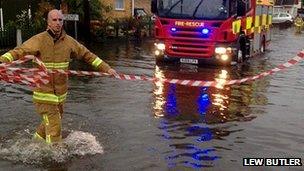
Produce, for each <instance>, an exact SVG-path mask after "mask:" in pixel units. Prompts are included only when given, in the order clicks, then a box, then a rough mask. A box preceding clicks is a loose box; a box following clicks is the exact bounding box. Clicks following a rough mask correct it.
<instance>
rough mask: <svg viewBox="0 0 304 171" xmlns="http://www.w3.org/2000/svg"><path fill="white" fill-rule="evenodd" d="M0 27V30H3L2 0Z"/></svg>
mask: <svg viewBox="0 0 304 171" xmlns="http://www.w3.org/2000/svg"><path fill="white" fill-rule="evenodd" d="M0 29H1V31H3V30H4V28H3V11H2V0H0Z"/></svg>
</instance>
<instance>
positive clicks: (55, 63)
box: [0, 30, 110, 104]
mask: <svg viewBox="0 0 304 171" xmlns="http://www.w3.org/2000/svg"><path fill="white" fill-rule="evenodd" d="M54 37H55V36H54V34H53V33H52V32H51V31H50V30H49V31H44V32H42V33H39V34H37V35H35V36H33V37H32V38H30V39H29V40H27V41H26V42H24V43H23V44H22V45H21V46H19V47H16V48H15V49H13V50H11V51H9V52H7V53H5V54H4V55H2V56H1V57H0V61H1V62H12V61H13V60H17V59H19V58H21V57H23V56H25V55H34V56H36V57H38V58H39V59H40V60H41V61H42V62H43V63H44V64H45V66H46V67H47V68H48V69H63V70H67V69H68V67H69V62H70V60H71V58H74V57H75V58H78V59H83V60H84V61H85V62H87V63H89V64H91V65H92V66H93V67H96V68H97V69H99V70H100V71H103V72H107V71H108V70H109V69H110V66H109V65H108V64H107V63H105V62H104V61H102V60H101V59H100V58H99V57H97V56H96V55H95V54H93V53H92V52H90V51H89V50H88V49H87V48H86V47H84V46H83V45H82V44H80V43H78V42H77V41H76V40H75V39H73V38H72V37H70V36H68V35H67V34H66V33H65V32H64V31H63V32H62V35H61V36H60V38H59V39H55V38H54ZM67 81H68V76H67V75H66V74H60V73H52V74H50V82H49V83H48V84H45V85H42V86H41V87H40V88H36V89H35V90H34V92H33V100H34V102H39V103H47V104H60V103H62V102H64V101H65V99H66V95H67Z"/></svg>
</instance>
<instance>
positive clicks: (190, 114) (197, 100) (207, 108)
mask: <svg viewBox="0 0 304 171" xmlns="http://www.w3.org/2000/svg"><path fill="white" fill-rule="evenodd" d="M247 69H248V68H247ZM247 69H246V67H245V69H244V70H242V69H241V70H239V72H235V70H234V69H233V68H232V69H231V68H230V69H225V68H224V69H210V68H209V69H208V68H199V70H193V69H191V70H189V71H188V72H187V69H185V68H177V67H170V66H156V68H155V75H154V76H155V77H156V78H157V80H158V81H156V82H155V83H154V91H153V92H154V97H155V101H154V116H155V117H156V118H159V119H160V126H159V129H160V130H161V133H160V134H159V135H158V136H160V137H162V138H163V139H164V140H165V141H167V143H168V146H169V147H170V150H168V151H167V152H164V158H165V159H166V161H167V164H168V166H169V167H180V166H183V167H191V168H202V167H213V166H214V165H215V163H216V161H217V160H219V159H220V158H221V156H219V154H217V148H225V149H229V148H227V147H215V146H213V145H212V143H211V142H212V141H214V140H216V139H218V140H221V139H223V137H225V136H228V135H229V134H231V133H233V132H237V131H241V130H232V129H231V127H230V126H228V127H227V126H224V125H221V124H223V123H226V122H232V121H250V120H252V119H254V118H255V117H254V116H251V113H250V110H249V105H251V104H254V103H253V102H255V101H256V100H252V99H254V98H255V96H253V93H254V91H255V90H254V89H255V88H256V85H255V84H256V83H245V84H243V85H232V86H224V85H225V83H226V82H227V81H228V80H230V79H237V78H238V77H239V76H240V75H242V74H244V73H246V71H247ZM232 71H233V72H234V73H233V72H232ZM240 72H241V73H240ZM164 78H167V79H168V78H169V79H170V78H171V79H173V78H174V79H185V80H195V79H200V80H208V81H212V80H214V81H216V85H215V87H190V86H182V85H175V84H169V83H164V82H162V79H164ZM238 95H240V96H242V97H240V96H238ZM264 99H266V98H264ZM263 102H264V104H265V102H267V100H266V101H265V100H264V101H262V102H261V103H263ZM244 109H245V110H244ZM219 123H221V124H219Z"/></svg>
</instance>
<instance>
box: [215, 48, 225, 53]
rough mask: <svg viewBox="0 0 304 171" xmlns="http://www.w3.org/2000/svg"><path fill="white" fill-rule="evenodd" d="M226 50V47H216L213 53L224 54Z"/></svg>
mask: <svg viewBox="0 0 304 171" xmlns="http://www.w3.org/2000/svg"><path fill="white" fill-rule="evenodd" d="M226 52H227V49H226V48H225V47H216V48H215V53H217V54H225V53H226Z"/></svg>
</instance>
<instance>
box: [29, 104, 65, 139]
mask: <svg viewBox="0 0 304 171" xmlns="http://www.w3.org/2000/svg"><path fill="white" fill-rule="evenodd" d="M35 107H36V111H37V113H38V114H39V115H40V116H41V120H42V121H41V124H40V125H39V126H38V127H37V130H36V133H35V134H34V138H35V139H41V140H44V141H46V143H47V144H51V143H54V142H59V141H61V118H62V114H63V104H57V105H53V104H43V103H35Z"/></svg>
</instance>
